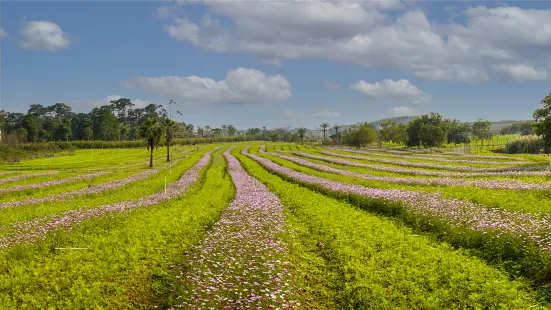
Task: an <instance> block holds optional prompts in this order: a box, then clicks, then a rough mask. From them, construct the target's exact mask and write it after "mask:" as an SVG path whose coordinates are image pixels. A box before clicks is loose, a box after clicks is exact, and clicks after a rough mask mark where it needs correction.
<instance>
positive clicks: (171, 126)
mask: <svg viewBox="0 0 551 310" xmlns="http://www.w3.org/2000/svg"><path fill="white" fill-rule="evenodd" d="M163 129H164V134H165V140H166V161H170V144H171V143H172V138H174V133H175V132H176V130H178V124H177V123H176V122H175V121H173V120H171V119H167V120H165V122H164V123H163Z"/></svg>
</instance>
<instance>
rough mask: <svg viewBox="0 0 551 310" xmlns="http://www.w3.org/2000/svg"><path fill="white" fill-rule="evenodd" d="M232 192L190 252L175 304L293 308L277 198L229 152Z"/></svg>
mask: <svg viewBox="0 0 551 310" xmlns="http://www.w3.org/2000/svg"><path fill="white" fill-rule="evenodd" d="M224 156H225V157H226V159H227V162H228V168H229V172H230V175H231V178H232V180H233V182H234V184H235V187H236V196H235V199H234V200H233V201H232V203H231V204H230V206H229V207H228V208H227V209H226V210H225V211H224V212H223V213H222V215H221V217H220V220H219V221H218V222H217V223H216V224H215V225H214V226H213V228H212V230H210V231H209V232H208V233H207V236H206V237H205V239H204V240H203V241H202V242H201V243H200V244H199V245H197V246H195V247H194V248H193V249H192V250H191V251H190V255H189V269H188V271H187V272H186V273H184V272H183V271H180V274H179V275H178V276H177V277H176V282H177V283H178V284H179V283H183V284H184V287H185V288H186V290H185V291H183V292H179V293H181V294H182V295H180V296H178V297H177V300H178V304H176V305H174V306H175V307H176V308H185V309H296V308H297V307H299V306H300V304H298V303H297V302H295V301H294V300H293V298H292V296H293V282H294V281H293V274H292V272H291V271H290V270H289V263H287V262H284V261H281V257H284V253H286V252H287V251H288V249H287V246H286V244H285V242H284V241H283V240H282V238H281V235H282V234H283V233H284V232H285V230H284V220H285V218H284V215H283V210H282V205H281V202H280V200H279V198H278V197H277V196H276V195H274V194H273V193H272V192H270V191H269V190H268V189H267V188H266V187H265V186H264V185H263V184H262V183H260V182H258V181H257V180H256V179H254V178H253V177H251V176H250V175H248V174H247V173H246V172H245V170H244V169H243V167H242V166H241V164H240V163H239V162H238V161H237V159H235V157H233V156H232V155H231V154H229V153H228V152H227V151H226V152H225V153H224Z"/></svg>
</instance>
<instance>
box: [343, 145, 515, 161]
mask: <svg viewBox="0 0 551 310" xmlns="http://www.w3.org/2000/svg"><path fill="white" fill-rule="evenodd" d="M336 149H337V150H340V151H345V152H350V153H357V154H364V155H369V156H382V157H392V158H403V159H414V160H427V161H438V162H448V163H465V164H482V165H518V164H519V162H518V161H495V160H493V159H488V160H479V159H477V160H475V159H474V157H473V158H472V159H449V158H444V157H442V156H432V154H431V156H427V155H429V154H423V156H415V155H414V154H409V155H395V154H383V153H375V152H368V151H362V150H353V149H350V148H336Z"/></svg>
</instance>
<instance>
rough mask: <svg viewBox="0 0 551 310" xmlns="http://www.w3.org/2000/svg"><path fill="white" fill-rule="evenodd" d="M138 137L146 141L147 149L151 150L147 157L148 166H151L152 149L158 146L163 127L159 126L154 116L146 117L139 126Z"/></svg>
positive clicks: (161, 137)
mask: <svg viewBox="0 0 551 310" xmlns="http://www.w3.org/2000/svg"><path fill="white" fill-rule="evenodd" d="M140 137H142V138H144V139H145V141H146V143H147V150H148V151H151V155H150V157H149V167H150V168H153V149H154V148H155V147H159V144H161V141H162V139H163V128H162V127H161V126H159V124H158V122H157V119H156V118H151V117H148V118H147V121H145V122H144V123H143V124H142V126H140Z"/></svg>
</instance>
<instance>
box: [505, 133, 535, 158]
mask: <svg viewBox="0 0 551 310" xmlns="http://www.w3.org/2000/svg"><path fill="white" fill-rule="evenodd" d="M541 146H542V140H541V138H540V137H538V136H534V135H531V136H523V137H520V138H518V139H516V140H514V141H512V142H509V143H507V145H505V152H506V153H508V154H539V153H540V151H541Z"/></svg>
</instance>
